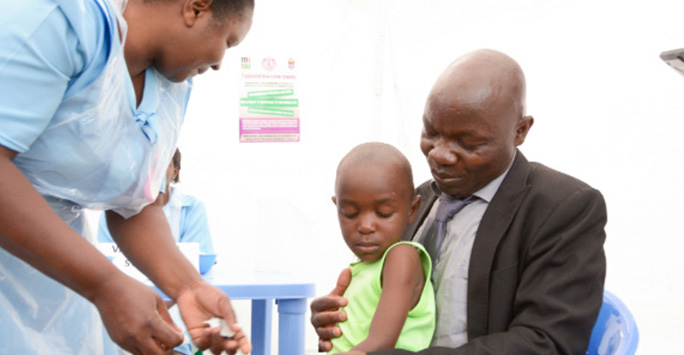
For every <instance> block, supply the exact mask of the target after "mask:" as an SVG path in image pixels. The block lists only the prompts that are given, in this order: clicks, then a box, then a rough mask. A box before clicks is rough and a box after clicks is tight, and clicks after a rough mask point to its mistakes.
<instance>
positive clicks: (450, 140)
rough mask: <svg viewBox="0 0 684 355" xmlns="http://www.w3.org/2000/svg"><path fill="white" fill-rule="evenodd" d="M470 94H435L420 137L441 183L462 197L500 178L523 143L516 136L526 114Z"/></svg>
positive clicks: (450, 192) (439, 184)
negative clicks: (517, 114) (516, 147)
mask: <svg viewBox="0 0 684 355" xmlns="http://www.w3.org/2000/svg"><path fill="white" fill-rule="evenodd" d="M469 97H471V99H467V100H460V99H459V98H458V94H457V93H452V92H449V93H448V94H447V95H439V93H435V92H433V93H431V95H430V97H429V98H428V101H427V104H426V106H425V112H424V115H423V132H422V135H421V141H420V148H421V150H422V151H423V154H425V156H426V157H427V161H428V164H429V165H430V172H431V173H432V176H433V178H434V179H435V182H436V183H437V186H438V187H439V189H440V190H442V191H443V192H445V193H447V194H449V195H452V196H455V197H458V198H463V197H466V196H470V195H472V194H473V193H475V192H476V191H478V190H479V189H481V188H483V187H484V186H486V185H487V184H488V183H489V182H491V181H492V180H494V179H496V178H497V177H499V176H500V175H501V174H502V173H503V172H504V171H505V170H506V169H507V168H508V166H509V164H510V162H511V160H512V159H513V156H514V154H515V146H516V145H518V144H520V143H522V142H521V141H518V140H517V139H516V129H517V128H516V127H517V123H518V122H519V121H520V117H515V114H516V113H515V112H514V111H515V110H513V109H511V108H510V107H502V106H504V105H501V104H497V103H495V102H492V100H491V98H486V97H485V98H482V99H479V98H478V97H477V95H475V96H473V95H469ZM473 97H474V99H472V98H473ZM528 128H529V127H528ZM524 133H526V131H525V132H524ZM523 139H524V137H523Z"/></svg>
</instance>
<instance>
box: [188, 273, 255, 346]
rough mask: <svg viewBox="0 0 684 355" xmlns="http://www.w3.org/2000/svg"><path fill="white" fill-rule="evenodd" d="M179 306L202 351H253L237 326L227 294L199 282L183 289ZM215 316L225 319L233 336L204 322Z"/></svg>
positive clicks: (194, 339)
mask: <svg viewBox="0 0 684 355" xmlns="http://www.w3.org/2000/svg"><path fill="white" fill-rule="evenodd" d="M177 303H178V308H179V309H180V314H181V317H182V318H183V321H184V322H185V326H186V327H187V329H188V333H190V336H191V337H192V341H193V342H194V343H195V345H196V346H197V347H198V348H199V349H200V350H206V349H210V350H211V352H212V353H214V354H221V353H222V352H223V351H226V352H228V353H229V354H235V352H236V351H237V350H238V349H240V351H242V352H243V353H245V354H247V353H249V352H250V351H252V345H251V344H250V343H249V340H248V339H247V337H246V336H245V334H244V333H243V332H242V329H241V328H240V326H238V325H237V322H236V319H235V313H234V312H233V307H232V306H231V304H230V299H229V298H228V295H226V294H225V293H224V292H222V291H221V290H219V289H218V288H216V287H214V286H211V285H209V284H207V283H206V282H199V283H197V284H195V285H193V286H191V287H189V288H187V289H185V290H183V291H182V292H181V294H180V295H179V296H178V299H177ZM215 317H216V318H222V319H223V320H225V322H226V324H227V325H228V327H229V328H230V329H231V330H232V331H233V332H235V334H234V335H233V336H232V337H224V336H221V334H220V327H217V328H210V327H209V325H208V324H206V323H205V322H206V321H208V320H210V319H211V318H215Z"/></svg>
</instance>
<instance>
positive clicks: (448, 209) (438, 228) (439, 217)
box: [422, 193, 475, 264]
mask: <svg viewBox="0 0 684 355" xmlns="http://www.w3.org/2000/svg"><path fill="white" fill-rule="evenodd" d="M474 199H475V197H474V196H469V197H467V198H465V199H457V198H455V197H451V196H449V195H447V194H445V193H442V194H441V195H440V196H439V206H438V207H437V213H436V214H435V220H434V221H433V222H432V225H431V226H430V228H428V230H427V231H426V232H425V233H424V234H423V238H422V242H423V245H424V246H425V250H426V251H427V252H428V254H430V258H431V259H432V263H433V264H434V263H436V262H437V259H438V258H439V256H440V254H441V253H440V248H441V247H442V243H444V238H445V236H446V225H447V223H448V222H449V221H450V220H451V219H452V218H453V217H454V215H456V213H458V212H459V211H460V210H462V209H463V207H465V206H466V205H467V204H469V203H471V202H473V200H474Z"/></svg>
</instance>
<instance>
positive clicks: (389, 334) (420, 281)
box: [330, 143, 435, 354]
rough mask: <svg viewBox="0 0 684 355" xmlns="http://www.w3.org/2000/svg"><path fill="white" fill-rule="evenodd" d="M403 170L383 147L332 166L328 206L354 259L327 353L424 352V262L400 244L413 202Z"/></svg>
mask: <svg viewBox="0 0 684 355" xmlns="http://www.w3.org/2000/svg"><path fill="white" fill-rule="evenodd" d="M413 191H414V187H413V176H412V172H411V166H410V164H409V162H408V160H407V159H406V157H404V155H403V154H401V152H399V151H398V150H397V149H396V148H394V147H392V146H390V145H387V144H383V143H366V144H361V145H359V146H357V147H355V148H354V149H352V150H351V151H350V152H349V153H348V154H347V155H346V156H345V157H344V158H343V159H342V161H341V162H340V164H339V166H338V168H337V177H336V181H335V196H333V198H332V200H333V203H335V205H336V206H337V212H338V218H339V221H340V229H341V230H342V235H343V237H344V240H345V242H346V243H347V245H348V246H349V248H350V249H351V250H352V251H353V252H354V254H356V256H357V257H358V258H359V259H360V261H358V262H355V263H352V264H351V265H350V268H351V273H352V281H351V284H350V285H349V287H348V288H347V290H346V292H345V293H344V297H346V298H347V300H348V301H349V304H348V305H347V306H346V307H345V308H344V310H345V312H346V313H347V320H346V321H345V322H341V323H339V324H338V326H339V327H340V328H341V330H342V336H341V337H339V338H335V339H333V341H332V343H333V348H332V350H331V351H330V353H331V354H334V353H339V352H347V351H350V350H359V351H362V352H369V351H374V350H380V349H388V348H395V347H396V348H401V349H406V350H411V351H418V350H422V349H425V348H427V347H428V346H429V345H430V341H431V340H432V335H433V333H434V330H435V300H434V291H433V288H432V283H431V282H430V274H431V272H432V264H431V261H430V257H429V256H428V254H427V252H426V251H425V249H424V248H423V246H422V245H420V244H417V243H413V242H400V238H401V235H402V233H403V231H404V229H405V228H406V226H407V225H409V224H411V223H413V217H414V215H415V213H416V210H417V208H418V205H419V203H420V197H419V196H416V197H415V198H414V193H413Z"/></svg>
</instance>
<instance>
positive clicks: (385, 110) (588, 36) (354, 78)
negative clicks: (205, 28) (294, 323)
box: [179, 0, 684, 354]
mask: <svg viewBox="0 0 684 355" xmlns="http://www.w3.org/2000/svg"><path fill="white" fill-rule="evenodd" d="M682 14H684V4H682V2H681V1H674V0H672V1H665V0H654V1H649V2H637V1H616V0H606V1H589V0H579V1H569V0H563V1H560V0H558V1H548V0H524V1H522V0H519V1H503V0H486V1H454V0H441V1H437V0H431V1H406V0H393V1H391V0H384V1H381V0H376V1H360V0H335V1H317V0H290V1H282V0H257V4H256V11H255V15H254V24H253V26H252V30H251V32H250V34H249V35H248V37H247V38H246V40H245V42H244V43H243V44H241V45H240V46H238V47H237V48H234V49H230V50H229V51H228V52H227V54H226V57H225V59H224V62H223V67H222V70H221V71H220V72H218V73H208V74H206V75H203V76H200V77H198V78H196V80H195V88H194V92H193V96H192V98H191V101H190V106H189V110H188V113H187V118H186V122H185V125H184V127H183V131H182V135H181V140H180V144H179V146H180V148H181V150H182V152H183V169H182V173H181V179H182V184H181V186H182V187H183V189H184V190H185V191H187V192H190V193H193V194H195V195H197V196H198V197H200V198H201V199H202V200H204V202H205V203H206V205H207V210H208V213H209V218H210V224H211V230H212V234H213V238H214V244H215V247H216V249H217V252H218V253H219V258H220V261H221V263H220V264H219V265H220V266H221V270H222V271H225V272H233V273H252V272H254V271H271V270H280V271H284V272H287V273H291V274H293V275H297V276H301V277H304V278H308V279H310V280H311V281H314V282H315V283H316V291H317V294H318V295H323V294H325V293H327V292H329V291H330V290H331V289H332V288H333V286H334V284H335V281H336V278H337V275H338V273H339V271H340V270H341V269H342V268H343V267H345V265H347V264H348V263H349V262H350V261H351V260H352V254H351V252H350V251H349V250H348V249H347V247H346V245H345V244H344V242H343V240H342V237H341V235H340V232H339V228H338V224H337V217H336V211H335V208H334V206H333V204H332V202H331V200H330V197H331V195H332V194H333V183H334V178H335V169H336V166H337V163H338V161H339V159H340V158H341V157H342V156H343V155H344V154H345V153H346V152H347V151H348V150H349V149H351V148H352V147H353V146H355V145H356V144H359V143H362V142H367V141H383V142H387V143H390V144H393V145H395V146H396V147H398V148H399V149H400V150H402V151H403V152H404V153H405V154H406V155H407V156H408V157H409V159H410V161H411V163H412V164H413V168H414V176H415V181H416V183H420V182H422V181H424V180H426V179H428V178H429V177H430V176H429V171H428V168H427V164H426V163H425V159H424V157H423V156H422V153H421V152H420V150H419V136H420V131H421V127H422V123H421V116H422V110H423V106H424V102H425V98H426V96H427V94H428V92H429V90H430V88H431V86H432V84H433V83H434V81H435V79H436V78H437V76H438V75H439V74H440V73H441V72H442V71H443V70H444V68H445V67H446V66H447V65H448V64H449V63H450V62H451V61H453V60H454V59H455V58H457V57H458V56H460V55H462V54H464V53H466V52H468V51H471V50H474V49H478V48H493V49H497V50H500V51H503V52H505V53H507V54H509V55H510V56H512V57H513V58H514V59H516V60H517V61H518V62H519V63H520V64H521V66H522V67H523V70H524V71H525V73H526V75H527V84H528V100H527V101H528V113H529V114H531V115H533V116H534V117H535V124H534V126H533V127H532V130H531V132H530V134H529V135H528V139H527V142H525V144H524V145H523V146H522V147H521V150H522V151H523V153H524V154H525V155H526V156H527V158H528V159H529V160H533V161H540V162H543V163H544V164H546V165H548V166H550V167H553V168H556V169H558V170H561V171H563V172H566V173H568V174H570V175H573V176H576V177H578V178H580V179H582V180H584V181H586V182H587V183H589V184H591V185H592V186H594V187H596V188H598V189H599V190H601V192H602V193H603V194H604V196H605V198H606V201H607V205H608V215H609V221H608V225H607V227H606V231H607V235H608V239H607V241H606V245H605V248H606V254H607V258H608V275H607V279H606V289H608V290H610V291H612V292H613V293H615V294H616V295H618V296H619V297H620V298H621V299H622V300H623V301H624V302H625V303H626V304H627V306H628V307H629V308H630V309H631V310H632V312H633V314H634V316H635V318H636V321H637V323H638V326H639V330H640V335H641V338H640V345H639V351H638V353H640V354H667V353H673V352H677V351H680V346H679V344H681V342H680V341H679V339H681V334H683V333H684V326H682V323H681V321H679V320H680V319H682V318H684V306H682V305H681V300H682V299H684V282H683V281H684V276H682V274H681V272H682V270H683V268H682V267H681V262H680V261H679V260H681V254H682V249H683V247H684V243H683V242H682V237H683V236H684V232H683V230H684V227H683V226H682V221H683V220H684V218H683V216H684V208H683V207H682V206H683V204H682V202H681V201H683V200H684V189H683V188H682V184H683V183H682V182H683V181H684V164H682V153H684V140H683V139H682V136H683V135H684V120H683V118H684V117H682V112H684V77H681V76H679V75H678V74H677V73H675V72H674V71H673V70H672V69H670V68H668V67H667V65H666V64H665V63H664V62H663V61H661V60H660V58H659V54H660V52H662V51H664V50H670V49H675V48H680V47H684V31H683V28H682V26H681V23H682ZM259 55H272V56H288V57H292V58H294V59H295V60H296V65H297V70H298V85H299V99H300V113H301V115H300V116H301V141H300V142H298V143H239V142H238V129H239V123H238V83H239V68H240V57H242V56H259ZM219 265H217V267H218V266H219ZM237 308H238V314H239V316H240V318H241V323H242V324H244V325H247V326H248V325H249V307H248V303H244V302H242V303H241V302H238V303H237ZM307 318H308V317H307ZM275 324H277V323H275ZM306 326H307V334H306V336H307V338H306V344H307V345H306V347H307V353H315V352H316V346H317V338H316V335H315V333H314V332H313V329H312V327H311V326H310V325H309V324H308V323H307V325H306ZM274 337H275V333H274ZM276 344H277V343H276ZM273 353H274V354H275V353H277V351H276V350H275V347H274V351H273Z"/></svg>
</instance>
